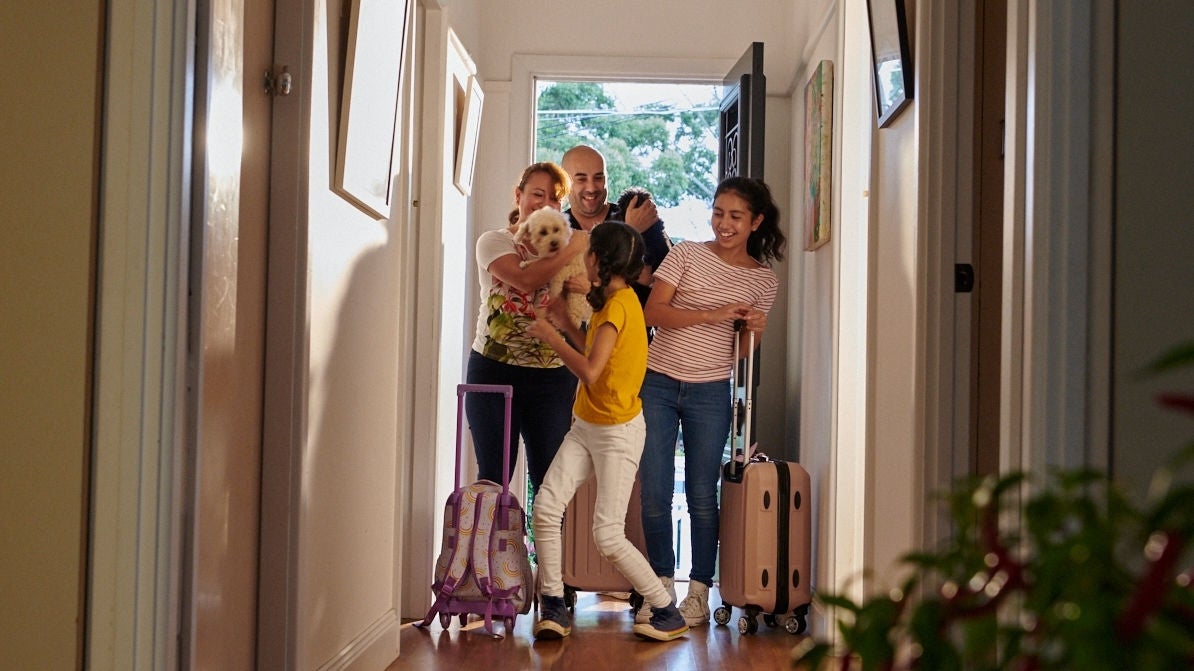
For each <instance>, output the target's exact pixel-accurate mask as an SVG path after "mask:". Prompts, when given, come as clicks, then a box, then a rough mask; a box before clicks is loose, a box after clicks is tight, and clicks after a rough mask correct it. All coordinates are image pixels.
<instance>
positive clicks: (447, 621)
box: [439, 613, 452, 629]
mask: <svg viewBox="0 0 1194 671" xmlns="http://www.w3.org/2000/svg"><path fill="white" fill-rule="evenodd" d="M451 624H452V616H451V615H449V614H447V613H440V614H439V626H441V627H443V628H444V629H447V628H448V627H449V626H451Z"/></svg>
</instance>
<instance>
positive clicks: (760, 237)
mask: <svg viewBox="0 0 1194 671" xmlns="http://www.w3.org/2000/svg"><path fill="white" fill-rule="evenodd" d="M711 224H712V227H713V233H714V239H713V240H710V241H708V242H681V243H680V244H678V245H676V246H675V247H673V248H672V250H671V251H670V252H669V253H668V255H667V256H666V257H665V258H664V260H663V263H662V264H660V266H659V268H658V269H657V270H656V271H655V282H654V284H653V285H652V288H651V295H650V298H648V299H647V304H646V306H645V307H644V313H645V318H646V322H647V325H648V326H655V327H657V331H656V335H655V338H654V340H653V341H652V342H651V345H650V349H649V352H648V357H647V375H646V379H645V380H644V382H643V388H642V392H641V393H640V395H641V397H642V401H643V416H644V418H645V420H646V424H647V437H646V447H645V449H644V450H643V457H642V462H641V464H640V477H641V479H642V503H643V530H644V532H645V533H646V538H647V554H648V558H649V560H650V562H651V568H652V569H654V571H655V574H656V575H657V576H659V578H660V580H661V582H662V583H663V585H664V587H665V588H667V589H668V590H669V591H670V592H671V593H672V594H673V595H674V594H675V588H674V587H673V584H672V583H673V579H674V573H675V566H676V557H675V552H674V550H673V547H674V546H673V539H672V491H673V488H674V486H675V483H674V478H675V475H674V470H675V466H674V455H675V451H676V439H677V433H678V431H679V430H682V431H683V435H684V485H685V494H686V497H687V502H688V512H689V515H690V518H691V521H692V525H691V534H692V571H691V573H690V575H689V584H688V595H687V597H686V598H685V599H684V601H683V602H682V603H681V604H680V612H681V614H682V615H683V616H684V618H685V621H686V622H687V623H688V625H689V626H690V627H691V626H698V625H703V624H707V623H708V622H709V587H711V586H712V585H713V572H714V565H715V563H716V561H717V535H718V514H719V513H718V506H717V482H718V478H719V476H720V472H721V458H722V453H723V450H724V448H725V444H726V439H727V438H728V437H729V432H730V420H731V417H730V414H731V406H730V393H731V390H730V385H729V378H730V371H731V368H732V366H733V365H734V363H735V362H734V360H733V359H734V356H733V349H734V341H733V338H735V337H740V338H742V339H743V340H742V343H741V344H742V347H741V348H740V350H741V351H742V352H743V353H744V355H745V352H746V337H747V330H750V331H754V333H755V343H756V344H757V343H758V342H759V341H760V339H761V336H762V333H763V330H764V329H765V328H766V326H767V312H768V311H769V310H770V309H771V305H772V304H773V303H774V302H775V294H776V291H777V289H778V285H779V282H778V280H777V279H776V277H775V273H774V272H772V271H771V264H772V263H773V262H776V261H782V260H783V251H784V245H785V238H784V234H783V232H782V231H780V229H779V208H778V207H776V205H775V202H774V200H773V199H772V197H771V190H770V189H769V188H768V187H767V185H766V184H764V183H763V182H762V181H759V180H755V179H749V178H745V177H731V178H729V179H726V180H725V181H723V182H722V183H721V184H719V185H718V187H717V190H716V192H715V193H714V197H713V216H712V220H711ZM739 319H741V320H743V321H744V322H745V324H746V328H745V329H743V330H742V331H741V333H740V334H738V335H737V336H736V335H735V333H734V322H735V320H739ZM649 616H650V612H649V611H644V610H640V612H639V613H638V616H637V618H636V619H639V620H640V621H642V620H643V619H646V618H648V617H649Z"/></svg>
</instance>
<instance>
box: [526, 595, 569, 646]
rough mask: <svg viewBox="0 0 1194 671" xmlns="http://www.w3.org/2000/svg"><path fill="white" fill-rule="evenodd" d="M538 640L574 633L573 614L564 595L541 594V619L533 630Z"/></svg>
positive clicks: (562, 636)
mask: <svg viewBox="0 0 1194 671" xmlns="http://www.w3.org/2000/svg"><path fill="white" fill-rule="evenodd" d="M533 633H534V635H535V638H536V639H537V640H540V641H542V640H549V639H557V638H564V637H565V636H567V635H568V634H571V633H572V614H571V613H569V612H568V606H566V605H565V604H564V597H562V596H547V595H546V594H542V595H540V596H539V621H538V622H536V623H535V628H534V630H533Z"/></svg>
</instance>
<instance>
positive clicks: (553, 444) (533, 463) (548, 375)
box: [464, 351, 576, 492]
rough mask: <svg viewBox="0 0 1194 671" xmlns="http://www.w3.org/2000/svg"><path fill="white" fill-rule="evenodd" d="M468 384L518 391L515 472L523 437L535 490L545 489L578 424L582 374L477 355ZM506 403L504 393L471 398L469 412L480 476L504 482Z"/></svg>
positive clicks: (513, 413) (513, 421) (513, 416)
mask: <svg viewBox="0 0 1194 671" xmlns="http://www.w3.org/2000/svg"><path fill="white" fill-rule="evenodd" d="M465 380H466V381H467V382H468V383H469V384H508V385H512V386H513V387H514V398H513V401H512V403H511V408H510V442H511V444H512V445H511V449H510V473H507V474H506V475H507V476H511V475H512V474H513V473H514V461H515V458H516V457H517V456H518V437H519V436H522V442H523V444H524V445H526V448H527V470H528V471H530V478H531V490H532V491H533V492H538V491H539V486H540V485H542V484H543V476H544V475H546V474H547V467H548V466H551V460H552V459H553V458H555V456H556V450H558V449H560V443H561V442H563V441H564V436H565V435H566V434H567V433H568V428H569V427H570V426H571V425H572V402H573V401H574V400H575V399H576V376H575V375H573V374H572V372H571V371H569V370H568V369H567V368H565V367H563V366H560V367H559V368H528V367H526V366H512V365H510V364H507V363H502V362H500V361H494V360H493V359H489V358H487V357H485V356H483V355H482V354H481V353H479V352H476V351H473V352H472V353H471V354H469V359H468V371H467V372H466V373H465ZM504 408H505V402H504V401H503V399H502V397H501V396H500V395H498V394H468V395H467V396H465V399H464V413H465V416H467V417H468V424H469V430H470V431H471V432H472V436H473V450H474V451H475V452H476V455H477V477H479V478H481V479H484V480H492V481H494V482H499V483H500V482H501V481H502V452H503V450H502V445H503V440H502V439H503V430H504V424H503V418H504V417H505V409H504Z"/></svg>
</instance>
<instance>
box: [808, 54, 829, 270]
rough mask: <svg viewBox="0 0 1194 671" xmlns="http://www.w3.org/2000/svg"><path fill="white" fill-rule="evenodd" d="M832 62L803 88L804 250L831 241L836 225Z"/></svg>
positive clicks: (823, 63)
mask: <svg viewBox="0 0 1194 671" xmlns="http://www.w3.org/2000/svg"><path fill="white" fill-rule="evenodd" d="M832 199H833V62H832V61H827V60H826V61H821V62H820V63H818V64H817V68H816V69H815V70H813V74H812V76H811V77H809V80H808V83H807V84H805V85H804V250H805V251H808V252H811V251H813V250H815V249H817V248H818V247H820V246H822V245H824V244H825V243H826V242H829V236H830V229H831V225H832V223H833V207H832V204H833V200H832Z"/></svg>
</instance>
